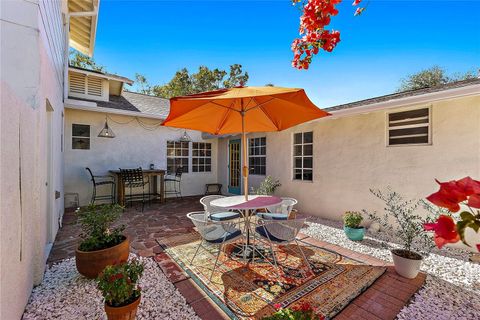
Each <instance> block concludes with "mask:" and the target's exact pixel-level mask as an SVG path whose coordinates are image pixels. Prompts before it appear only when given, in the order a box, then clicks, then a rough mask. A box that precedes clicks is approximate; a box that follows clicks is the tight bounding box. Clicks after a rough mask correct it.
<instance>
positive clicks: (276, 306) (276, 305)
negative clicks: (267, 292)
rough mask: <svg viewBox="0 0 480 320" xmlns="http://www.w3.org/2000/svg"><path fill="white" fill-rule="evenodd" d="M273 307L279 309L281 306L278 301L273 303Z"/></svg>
mask: <svg viewBox="0 0 480 320" xmlns="http://www.w3.org/2000/svg"><path fill="white" fill-rule="evenodd" d="M273 307H274V308H275V309H277V310H279V309H281V308H282V305H281V304H280V303H275V304H274V305H273Z"/></svg>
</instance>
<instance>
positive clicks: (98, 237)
mask: <svg viewBox="0 0 480 320" xmlns="http://www.w3.org/2000/svg"><path fill="white" fill-rule="evenodd" d="M122 213H123V207H122V206H120V205H118V204H113V205H93V204H91V205H89V206H87V207H84V208H82V209H80V210H78V211H77V216H78V221H79V222H80V225H81V227H82V234H81V235H80V237H81V238H82V242H81V243H80V246H79V247H78V249H79V250H81V251H95V250H102V249H106V248H111V247H113V246H116V245H117V244H119V243H121V242H122V241H123V240H124V239H125V236H123V234H122V232H123V230H124V229H125V226H123V225H122V226H119V227H114V228H113V227H112V225H113V223H114V222H115V221H117V220H118V218H119V217H120V216H121V214H122Z"/></svg>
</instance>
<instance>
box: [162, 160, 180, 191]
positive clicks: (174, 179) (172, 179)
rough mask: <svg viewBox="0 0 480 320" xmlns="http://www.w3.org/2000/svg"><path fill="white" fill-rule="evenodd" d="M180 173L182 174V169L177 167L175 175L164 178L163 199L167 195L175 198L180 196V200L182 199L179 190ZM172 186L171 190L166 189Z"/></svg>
mask: <svg viewBox="0 0 480 320" xmlns="http://www.w3.org/2000/svg"><path fill="white" fill-rule="evenodd" d="M182 173H183V167H178V168H177V170H175V175H174V176H166V177H165V179H164V180H163V181H164V188H163V190H164V192H163V193H164V198H165V199H166V198H167V194H174V195H175V197H177V198H178V196H180V198H181V199H183V197H182V190H181V182H182ZM168 185H170V186H173V189H168V188H167V186H168Z"/></svg>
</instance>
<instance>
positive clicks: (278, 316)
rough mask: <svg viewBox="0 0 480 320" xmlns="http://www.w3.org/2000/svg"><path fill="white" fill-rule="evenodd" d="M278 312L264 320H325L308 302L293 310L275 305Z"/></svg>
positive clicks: (263, 319)
mask: <svg viewBox="0 0 480 320" xmlns="http://www.w3.org/2000/svg"><path fill="white" fill-rule="evenodd" d="M274 307H275V309H277V311H276V312H275V313H274V314H272V315H270V316H266V317H263V318H262V320H324V319H325V317H323V316H319V315H317V314H316V312H315V311H316V310H315V308H314V307H312V306H311V305H310V304H309V303H308V302H304V303H302V304H300V305H298V306H294V307H292V308H281V306H280V304H275V305H274Z"/></svg>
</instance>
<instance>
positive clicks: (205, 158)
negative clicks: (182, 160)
mask: <svg viewBox="0 0 480 320" xmlns="http://www.w3.org/2000/svg"><path fill="white" fill-rule="evenodd" d="M192 172H212V144H211V143H207V142H193V143H192Z"/></svg>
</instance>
